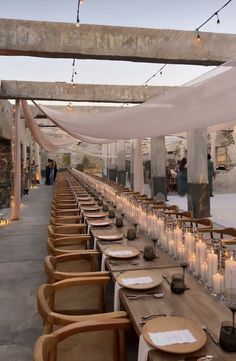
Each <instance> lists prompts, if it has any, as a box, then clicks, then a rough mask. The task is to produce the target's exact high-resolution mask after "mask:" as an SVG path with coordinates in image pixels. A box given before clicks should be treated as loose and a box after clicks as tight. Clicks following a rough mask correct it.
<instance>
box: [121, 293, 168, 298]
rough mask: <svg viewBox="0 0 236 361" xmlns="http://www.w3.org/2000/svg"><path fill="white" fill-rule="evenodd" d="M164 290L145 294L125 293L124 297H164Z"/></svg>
mask: <svg viewBox="0 0 236 361" xmlns="http://www.w3.org/2000/svg"><path fill="white" fill-rule="evenodd" d="M164 294H165V292H155V293H146V294H145V295H127V296H126V297H127V298H129V299H130V300H137V299H139V298H143V297H150V296H152V297H155V298H162V297H164Z"/></svg>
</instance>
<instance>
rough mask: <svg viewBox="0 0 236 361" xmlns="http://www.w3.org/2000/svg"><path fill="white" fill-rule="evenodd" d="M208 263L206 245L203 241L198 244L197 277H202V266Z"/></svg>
mask: <svg viewBox="0 0 236 361" xmlns="http://www.w3.org/2000/svg"><path fill="white" fill-rule="evenodd" d="M205 261H206V245H205V243H203V242H202V241H201V239H200V240H199V241H198V242H197V243H196V267H195V275H196V276H199V275H200V269H201V264H202V263H204V262H205Z"/></svg>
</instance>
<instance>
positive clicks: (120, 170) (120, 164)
mask: <svg viewBox="0 0 236 361" xmlns="http://www.w3.org/2000/svg"><path fill="white" fill-rule="evenodd" d="M117 148H118V152H117V153H118V154H117V177H118V183H120V184H123V185H124V186H125V185H126V171H125V141H124V140H118V142H117Z"/></svg>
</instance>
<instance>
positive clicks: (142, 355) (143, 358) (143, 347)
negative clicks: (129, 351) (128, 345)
mask: <svg viewBox="0 0 236 361" xmlns="http://www.w3.org/2000/svg"><path fill="white" fill-rule="evenodd" d="M150 350H154V347H153V346H151V345H149V344H148V343H147V342H146V341H145V339H144V337H143V335H142V334H141V335H140V337H139V344H138V361H147V360H148V352H149V351H150Z"/></svg>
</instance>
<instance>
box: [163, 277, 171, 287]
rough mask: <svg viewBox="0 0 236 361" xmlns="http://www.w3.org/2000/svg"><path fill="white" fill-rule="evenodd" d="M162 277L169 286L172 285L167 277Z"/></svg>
mask: <svg viewBox="0 0 236 361" xmlns="http://www.w3.org/2000/svg"><path fill="white" fill-rule="evenodd" d="M162 277H163V278H164V280H166V282H167V283H168V284H169V285H170V284H171V282H170V280H169V278H168V276H167V275H162Z"/></svg>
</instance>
